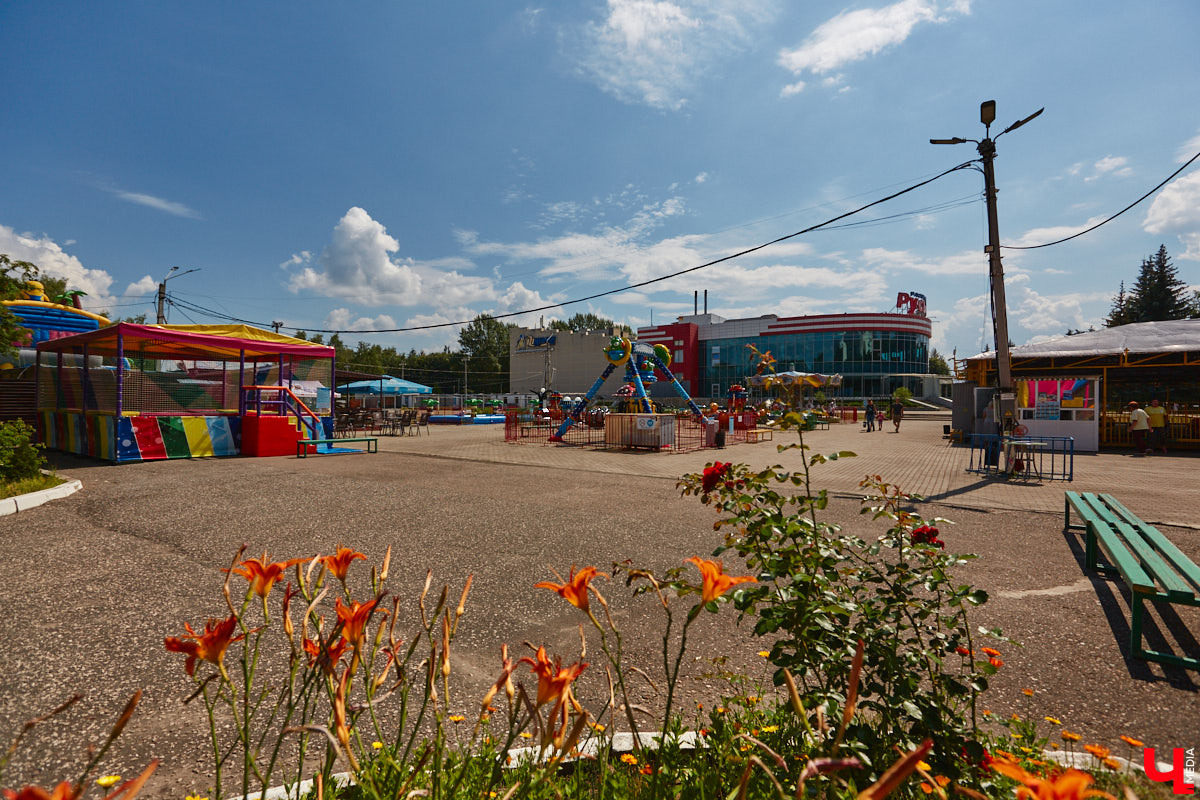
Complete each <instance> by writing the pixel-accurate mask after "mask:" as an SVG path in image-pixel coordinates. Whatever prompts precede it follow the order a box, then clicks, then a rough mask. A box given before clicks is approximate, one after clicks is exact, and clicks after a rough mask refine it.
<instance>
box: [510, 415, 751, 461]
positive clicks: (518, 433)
mask: <svg viewBox="0 0 1200 800" xmlns="http://www.w3.org/2000/svg"><path fill="white" fill-rule="evenodd" d="M629 416H632V415H606V414H585V415H584V417H583V419H582V420H580V421H579V422H577V423H576V424H574V425H572V426H571V427H570V428H568V429H567V431H566V433H564V434H563V438H562V443H563V444H565V445H569V446H570V445H573V446H576V447H594V448H597V449H603V448H615V447H628V446H634V447H652V448H653V449H656V450H659V451H661V452H667V453H687V452H692V451H695V450H700V449H703V448H704V447H706V446H710V445H709V444H708V443H709V442H710V441H711V438H712V437H711V436H710V435H709V429H708V428H706V427H705V426H704V425H703V424H701V423H700V422H698V421H696V420H694V419H692V418H691V416H690V415H682V414H681V415H676V417H675V418H674V420H673V422H674V425H673V426H671V428H673V433H672V434H671V435H670V436H669V438H668V439H663V438H655V439H653V440H649V439H647V440H644V441H645V443H644V444H635V445H621V444H614V443H613V441H612V440H613V438H614V437H613V436H612V435H611V434H612V433H613V431H611V430H610V431H609V433H610V436H609V437H608V440H607V441H606V439H605V429H606V426H609V427H610V428H611V427H612V426H613V425H624V424H627V423H626V422H625V421H624V420H622V421H621V422H619V423H618V422H616V420H617V419H619V418H622V417H625V418H627V417H629ZM563 419H564V414H563V412H562V411H559V410H555V411H551V412H550V413H549V414H534V413H530V412H528V411H517V410H509V411H508V413H507V414H505V417H504V440H505V441H506V442H514V443H530V444H549V440H550V437H551V436H552V435H553V434H554V432H555V431H557V430H558V428H559V427H560V426H561V425H562V421H563ZM622 433H623V435H622V437H621V438H623V439H625V440H626V441H628V440H629V439H628V435H627V434H626V433H625V432H622ZM727 436H729V437H730V438H729V439H727V441H730V442H732V441H745V439H746V432H745V430H741V429H738V430H735V431H734V432H733V433H729V434H727Z"/></svg>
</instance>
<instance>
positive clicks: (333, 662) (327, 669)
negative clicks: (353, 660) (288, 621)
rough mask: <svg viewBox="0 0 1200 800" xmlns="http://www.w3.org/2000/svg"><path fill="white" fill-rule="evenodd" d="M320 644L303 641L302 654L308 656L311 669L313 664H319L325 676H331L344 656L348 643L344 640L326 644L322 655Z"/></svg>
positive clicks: (314, 641)
mask: <svg viewBox="0 0 1200 800" xmlns="http://www.w3.org/2000/svg"><path fill="white" fill-rule="evenodd" d="M321 644H322V643H321V642H320V641H319V640H313V639H305V640H304V652H305V653H307V654H308V665H309V666H310V667H311V666H312V665H313V664H320V665H321V670H322V671H323V672H324V673H325V674H326V675H332V674H333V672H334V669H336V667H337V663H338V662H339V661H341V660H342V656H343V655H345V654H346V648H347V647H349V646H350V643H349V642H348V641H346V640H345V639H338V640H337V641H336V642H330V643H327V644H326V645H325V654H324V655H322V654H321Z"/></svg>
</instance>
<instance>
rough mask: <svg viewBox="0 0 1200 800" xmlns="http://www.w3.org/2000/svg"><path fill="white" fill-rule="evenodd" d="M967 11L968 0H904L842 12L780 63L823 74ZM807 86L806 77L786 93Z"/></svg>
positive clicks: (793, 70) (797, 72) (798, 72)
mask: <svg viewBox="0 0 1200 800" xmlns="http://www.w3.org/2000/svg"><path fill="white" fill-rule="evenodd" d="M968 13H970V3H969V2H966V0H960V1H959V2H949V3H943V2H938V0H900V2H898V3H893V4H892V5H888V6H883V7H882V8H862V9H856V10H854V11H843V12H842V13H841V14H838V15H837V16H835V17H833V18H832V19H829V20H828V21H826V22H823V23H822V24H821V25H819V26H818V27H817V28H816V30H814V31H813V32H812V33H811V34H810V35H809V36H808V38H807V39H805V40H804V42H802V43H801V44H800V46H799V47H796V48H794V49H791V50H784V51H782V52H781V53H780V54H779V64H780V66H782V67H783V68H784V69H786V70H788V71H789V72H791V73H792V74H793V75H796V76H801V75H803V74H805V73H811V74H814V75H825V74H827V73H830V72H836V71H837V70H839V69H842V68H843V67H845V66H846V65H848V64H853V63H855V62H857V61H862V60H864V59H866V58H869V57H871V56H875V55H878V54H879V53H881V52H883V51H884V50H886V49H888V48H890V47H893V46H895V45H898V44H901V43H903V42H904V41H905V40H906V39H908V37H909V36H910V35H911V34H912V32H913V30H914V29H915V28H916V27H917V26H918V25H923V24H927V23H945V22H949V21H950V20H952V19H953V18H955V17H956V16H961V15H963V14H968ZM838 80H840V76H839V78H838ZM837 82H838V81H837V80H835V81H834V85H836V83H837ZM803 88H804V82H803V81H800V82H798V83H793V84H791V85H790V86H787V87H785V88H784V94H785V95H786V94H795V93H797V92H799V91H800V90H802V89H803Z"/></svg>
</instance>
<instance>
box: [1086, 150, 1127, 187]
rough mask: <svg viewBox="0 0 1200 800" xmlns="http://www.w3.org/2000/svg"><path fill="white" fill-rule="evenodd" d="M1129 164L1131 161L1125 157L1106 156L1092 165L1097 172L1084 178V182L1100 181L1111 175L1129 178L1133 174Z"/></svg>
mask: <svg viewBox="0 0 1200 800" xmlns="http://www.w3.org/2000/svg"><path fill="white" fill-rule="evenodd" d="M1128 164H1129V159H1128V158H1126V157H1125V156H1105V157H1104V158H1102V159H1100V160H1099V161H1097V162H1096V163H1095V164H1093V165H1092V167H1093V169H1094V170H1095V172H1093V173H1092V174H1091V175H1089V176H1087V177H1086V178H1084V181H1089V182H1090V181H1094V180H1098V179H1099V178H1103V177H1104V176H1105V175H1110V174H1111V175H1115V176H1117V177H1118V178H1127V177H1129V176H1130V175H1132V174H1133V169H1132V168H1131V167H1129V166H1128Z"/></svg>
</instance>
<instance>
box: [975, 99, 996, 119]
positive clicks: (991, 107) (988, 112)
mask: <svg viewBox="0 0 1200 800" xmlns="http://www.w3.org/2000/svg"><path fill="white" fill-rule="evenodd" d="M979 121H980V122H982V123H983V124H984V125H991V124H992V123H993V122H995V121H996V101H995V100H984V101H983V102H982V103H980V104H979Z"/></svg>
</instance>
